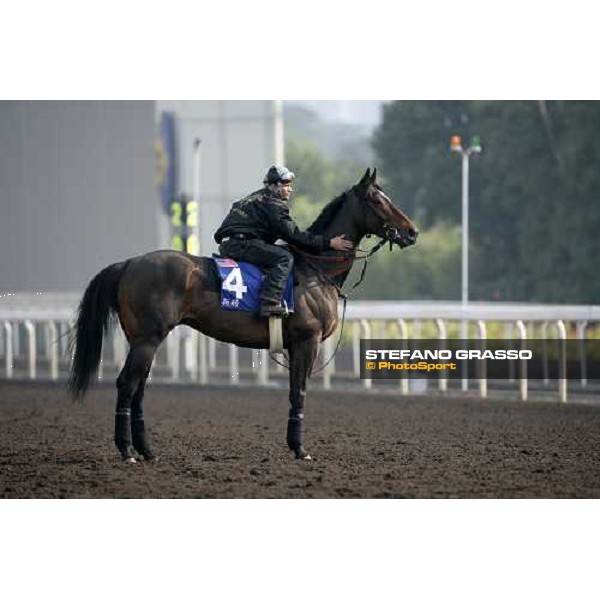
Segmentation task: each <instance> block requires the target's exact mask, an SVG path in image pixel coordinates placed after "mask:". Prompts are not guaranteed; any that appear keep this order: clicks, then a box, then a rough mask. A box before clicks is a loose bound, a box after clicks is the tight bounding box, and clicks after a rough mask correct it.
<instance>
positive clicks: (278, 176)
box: [263, 165, 296, 183]
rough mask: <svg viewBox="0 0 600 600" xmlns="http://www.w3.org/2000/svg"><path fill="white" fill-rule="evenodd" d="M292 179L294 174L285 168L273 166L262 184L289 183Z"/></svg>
mask: <svg viewBox="0 0 600 600" xmlns="http://www.w3.org/2000/svg"><path fill="white" fill-rule="evenodd" d="M294 177H296V176H295V175H294V173H293V172H292V171H290V170H289V169H286V168H285V167H278V166H277V165H273V166H272V167H271V168H270V169H269V170H268V171H267V174H266V175H265V178H264V180H263V183H290V182H291V181H292V180H293V179H294Z"/></svg>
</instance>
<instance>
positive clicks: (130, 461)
mask: <svg viewBox="0 0 600 600" xmlns="http://www.w3.org/2000/svg"><path fill="white" fill-rule="evenodd" d="M123 462H124V463H125V464H133V463H136V462H137V460H135V458H133V456H128V457H127V458H124V459H123Z"/></svg>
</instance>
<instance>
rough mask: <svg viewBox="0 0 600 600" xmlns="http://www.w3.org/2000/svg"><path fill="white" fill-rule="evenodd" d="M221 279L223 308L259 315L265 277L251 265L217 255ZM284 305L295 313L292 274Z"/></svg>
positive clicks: (287, 284)
mask: <svg viewBox="0 0 600 600" xmlns="http://www.w3.org/2000/svg"><path fill="white" fill-rule="evenodd" d="M211 258H212V259H213V261H214V262H215V265H216V267H217V271H218V273H219V277H220V279H221V308H222V309H223V310H244V311H248V312H255V313H258V311H259V308H260V299H259V296H260V290H261V288H262V284H263V279H264V278H265V276H264V275H263V273H262V271H261V270H260V269H259V268H258V267H257V266H256V265H253V264H251V263H247V262H237V261H235V260H233V259H231V258H223V257H221V256H218V255H217V254H213V255H212V257H211ZM283 305H284V306H286V305H287V309H288V312H290V313H292V312H294V274H293V272H292V273H290V275H289V277H288V280H287V283H286V285H285V289H284V291H283Z"/></svg>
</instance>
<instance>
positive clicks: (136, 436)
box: [131, 416, 155, 460]
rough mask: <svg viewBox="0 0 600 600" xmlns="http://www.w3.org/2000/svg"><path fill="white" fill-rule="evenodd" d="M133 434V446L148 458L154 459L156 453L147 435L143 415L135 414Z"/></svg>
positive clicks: (132, 423) (132, 424)
mask: <svg viewBox="0 0 600 600" xmlns="http://www.w3.org/2000/svg"><path fill="white" fill-rule="evenodd" d="M131 435H132V438H133V447H134V448H135V449H136V450H137V451H138V452H139V453H140V454H141V455H142V456H143V457H144V458H145V459H146V460H152V459H153V458H154V457H155V455H154V451H153V449H152V446H151V445H150V443H149V441H148V438H147V437H146V427H145V425H144V418H143V417H135V416H133V417H132V419H131Z"/></svg>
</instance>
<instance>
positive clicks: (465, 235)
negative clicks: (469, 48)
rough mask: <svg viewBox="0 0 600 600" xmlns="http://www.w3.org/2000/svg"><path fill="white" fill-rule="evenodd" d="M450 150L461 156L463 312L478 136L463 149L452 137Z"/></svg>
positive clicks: (464, 333)
mask: <svg viewBox="0 0 600 600" xmlns="http://www.w3.org/2000/svg"><path fill="white" fill-rule="evenodd" d="M450 150H452V152H457V153H458V154H460V155H461V156H462V261H461V264H462V267H461V274H462V281H461V301H462V307H463V311H464V310H466V307H467V304H468V302H469V158H470V156H471V155H472V154H479V153H480V152H481V142H480V140H479V137H478V136H474V137H472V138H471V144H470V145H469V146H468V147H467V148H464V147H463V144H462V139H461V137H460V135H453V136H452V137H451V138H450ZM460 337H461V339H463V340H466V339H467V337H468V330H467V320H466V319H464V320H463V321H462V322H461V329H460ZM468 388H469V379H468V377H467V372H466V363H465V370H464V371H463V378H462V390H463V391H467V390H468Z"/></svg>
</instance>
